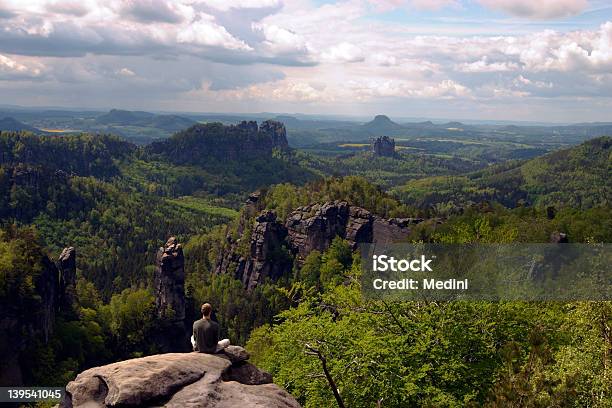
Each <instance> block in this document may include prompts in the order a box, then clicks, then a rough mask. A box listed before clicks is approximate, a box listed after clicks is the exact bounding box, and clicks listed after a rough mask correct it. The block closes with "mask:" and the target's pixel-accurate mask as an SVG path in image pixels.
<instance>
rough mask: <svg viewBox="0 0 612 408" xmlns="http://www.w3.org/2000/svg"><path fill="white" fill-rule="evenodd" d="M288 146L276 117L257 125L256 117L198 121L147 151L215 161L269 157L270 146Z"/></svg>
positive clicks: (201, 161)
mask: <svg viewBox="0 0 612 408" xmlns="http://www.w3.org/2000/svg"><path fill="white" fill-rule="evenodd" d="M276 148H278V149H281V150H288V149H289V145H288V143H287V131H286V129H285V126H284V125H283V124H282V123H280V122H277V121H273V120H268V121H265V122H263V123H262V124H261V125H260V126H258V125H257V122H255V121H242V122H240V123H238V124H236V125H230V126H225V125H223V124H221V123H205V124H197V125H194V126H192V127H190V128H189V129H186V130H184V131H182V132H178V133H176V134H175V135H173V136H172V137H171V138H168V139H165V140H162V141H157V142H153V143H151V144H150V145H148V146H147V147H146V151H147V152H148V153H150V154H153V155H161V156H163V157H165V158H166V159H167V160H169V161H171V162H173V163H177V164H182V165H184V164H200V165H201V164H206V163H207V162H209V161H210V160H211V159H215V160H218V161H227V160H230V161H241V160H247V161H248V160H258V159H266V158H271V157H272V152H273V149H276Z"/></svg>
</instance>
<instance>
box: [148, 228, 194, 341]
mask: <svg viewBox="0 0 612 408" xmlns="http://www.w3.org/2000/svg"><path fill="white" fill-rule="evenodd" d="M153 279H154V282H153V286H154V288H155V312H156V314H157V317H158V319H159V324H158V326H157V328H156V331H157V332H156V333H155V334H154V342H155V344H156V345H157V347H158V348H159V351H160V352H164V353H175V352H184V351H188V350H190V346H189V327H188V326H189V325H190V324H191V323H193V322H187V321H186V320H185V305H186V302H185V258H184V257H183V248H182V246H181V244H179V243H178V241H177V239H176V238H175V237H170V238H168V241H167V242H166V244H165V245H164V246H163V247H160V248H159V250H158V251H157V256H156V258H155V276H154V278H153Z"/></svg>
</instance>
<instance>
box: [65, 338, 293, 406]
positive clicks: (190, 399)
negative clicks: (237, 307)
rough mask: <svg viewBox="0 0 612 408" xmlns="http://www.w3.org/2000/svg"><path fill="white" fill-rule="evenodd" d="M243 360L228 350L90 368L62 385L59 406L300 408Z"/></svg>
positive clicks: (234, 350)
mask: <svg viewBox="0 0 612 408" xmlns="http://www.w3.org/2000/svg"><path fill="white" fill-rule="evenodd" d="M248 358H249V355H248V353H247V352H246V351H245V350H244V349H243V348H241V347H237V346H230V347H228V349H226V351H225V352H224V353H220V354H203V353H170V354H158V355H153V356H148V357H143V358H136V359H132V360H126V361H121V362H118V363H113V364H109V365H106V366H102V367H95V368H91V369H89V370H86V371H83V372H82V373H81V374H79V375H78V376H77V377H76V379H75V380H74V381H72V382H70V383H69V384H68V385H67V386H66V397H65V398H64V400H63V401H62V402H61V404H60V407H61V408H72V407H90V408H94V407H115V406H121V407H153V406H156V407H157V406H164V407H168V408H171V407H177V408H178V407H180V408H187V407H194V408H196V407H202V408H203V407H210V408H212V407H215V408H230V407H241V408H249V407H270V408H274V407H283V408H296V407H299V406H300V405H299V404H298V403H297V401H296V400H295V399H294V398H293V397H292V396H291V395H290V394H288V393H287V392H286V391H284V390H283V389H281V388H280V387H278V386H277V385H275V384H272V376H271V375H270V374H268V373H266V372H264V371H261V370H259V369H258V368H257V367H255V366H254V365H252V364H250V363H249V362H248V361H246V360H247V359H248Z"/></svg>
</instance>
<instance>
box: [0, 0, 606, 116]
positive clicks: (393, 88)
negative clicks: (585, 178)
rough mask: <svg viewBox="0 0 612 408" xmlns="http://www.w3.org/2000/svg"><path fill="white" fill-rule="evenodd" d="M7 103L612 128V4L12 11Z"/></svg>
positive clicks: (103, 6)
mask: <svg viewBox="0 0 612 408" xmlns="http://www.w3.org/2000/svg"><path fill="white" fill-rule="evenodd" d="M0 95H1V99H0V104H12V105H22V106H62V107H70V108H99V109H109V108H122V109H139V110H153V111H177V112H179V111H189V112H243V113H247V112H248V113H256V112H279V113H280V112H282V113H306V114H338V115H356V116H368V115H375V114H387V115H389V116H390V117H392V118H393V117H428V118H452V119H486V120H517V121H519V120H525V121H539V122H542V121H548V122H564V123H566V122H572V121H573V122H582V121H612V0H346V1H337V2H333V1H323V0H234V1H231V0H230V1H228V0H176V1H166V0H122V1H119V0H106V1H98V0H32V1H27V0H0Z"/></svg>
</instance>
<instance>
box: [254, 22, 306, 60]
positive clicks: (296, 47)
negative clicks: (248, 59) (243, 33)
mask: <svg viewBox="0 0 612 408" xmlns="http://www.w3.org/2000/svg"><path fill="white" fill-rule="evenodd" d="M253 29H254V30H258V31H261V32H262V33H263V35H264V38H265V40H264V45H265V46H266V48H267V49H268V50H269V51H270V52H272V53H281V54H291V53H308V44H307V43H306V41H305V40H304V38H303V37H302V36H300V35H298V34H296V33H295V32H293V31H291V30H287V29H285V28H282V27H279V26H277V25H275V24H261V23H253Z"/></svg>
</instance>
